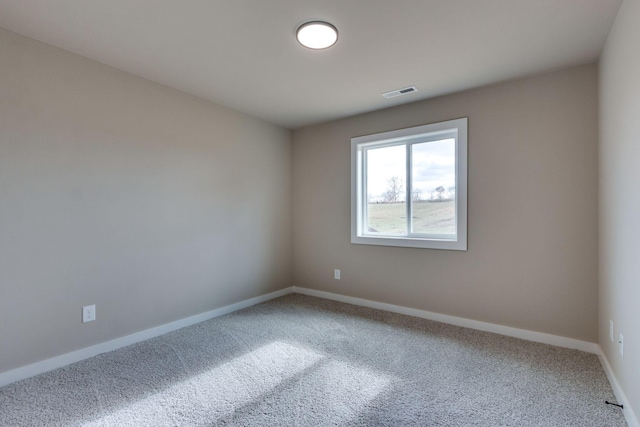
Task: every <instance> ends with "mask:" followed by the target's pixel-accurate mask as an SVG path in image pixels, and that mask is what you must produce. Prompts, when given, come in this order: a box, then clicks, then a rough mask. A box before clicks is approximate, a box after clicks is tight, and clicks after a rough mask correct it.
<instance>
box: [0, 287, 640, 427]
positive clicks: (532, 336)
mask: <svg viewBox="0 0 640 427" xmlns="http://www.w3.org/2000/svg"><path fill="white" fill-rule="evenodd" d="M291 293H299V294H303V295H310V296H315V297H319V298H325V299H329V300H333V301H340V302H344V303H348V304H354V305H359V306H363V307H370V308H375V309H379V310H386V311H390V312H393V313H399V314H405V315H408V316H414V317H420V318H423V319H428V320H434V321H437V322H442V323H448V324H451V325H456V326H462V327H465V328H471V329H478V330H481V331H486V332H493V333H496V334H501V335H506V336H510V337H515V338H521V339H524V340H528V341H535V342H539V343H543V344H550V345H555V346H558V347H565V348H571V349H577V350H582V351H585V352H588V353H594V354H597V355H598V357H599V358H600V361H601V363H602V366H603V368H604V370H605V373H606V375H607V377H608V379H609V382H610V383H611V387H612V388H613V392H614V394H615V395H616V398H617V400H618V402H619V403H621V404H622V405H624V410H623V412H624V416H625V419H626V420H627V423H628V424H629V426H630V427H640V424H638V419H637V417H636V416H635V414H634V412H633V410H632V409H631V407H630V406H629V402H628V401H627V399H626V397H625V395H624V393H623V391H622V389H621V388H620V385H619V383H618V381H617V380H616V378H615V376H614V375H613V371H612V369H611V366H610V365H609V362H608V360H607V359H606V357H605V356H604V354H603V353H602V351H601V349H600V346H599V345H598V344H595V343H590V342H586V341H580V340H576V339H572V338H565V337H560V336H556V335H550V334H545V333H542V332H534V331H527V330H524V329H518V328H512V327H509V326H503V325H497V324H493V323H487V322H480V321H477V320H471V319H465V318H462V317H456V316H449V315H446V314H439V313H433V312H430V311H425V310H418V309H414V308H407V307H402V306H399V305H393V304H387V303H382V302H377V301H371V300H366V299H362V298H355V297H349V296H344V295H339V294H334V293H331V292H324V291H318V290H314V289H307V288H301V287H297V286H294V287H289V288H285V289H281V290H279V291H276V292H272V293H269V294H266V295H261V296H258V297H255V298H251V299H248V300H244V301H240V302H238V303H235V304H231V305H227V306H225V307H220V308H217V309H215V310H211V311H207V312H205V313H200V314H197V315H195V316H191V317H187V318H184V319H180V320H176V321H175V322H171V323H167V324H164V325H160V326H157V327H154V328H150V329H146V330H144V331H140V332H136V333H134V334H131V335H127V336H124V337H121V338H116V339H114V340H111V341H107V342H104V343H100V344H96V345H94V346H91V347H87V348H83V349H80V350H76V351H72V352H70V353H66V354H63V355H60V356H56V357H53V358H51V359H47V360H43V361H41V362H36V363H33V364H31V365H27V366H23V367H21V368H17V369H14V370H11V371H7V372H3V373H0V387H2V386H4V385H7V384H11V383H13V382H16V381H20V380H23V379H26V378H30V377H33V376H36V375H39V374H42V373H45V372H48V371H51V370H54V369H57V368H61V367H64V366H67V365H70V364H72V363H75V362H79V361H81V360H84V359H88V358H90V357H93V356H97V355H98V354H101V353H106V352H109V351H113V350H117V349H119V348H122V347H126V346H128V345H131V344H135V343H138V342H141V341H145V340H148V339H150V338H154V337H157V336H160V335H163V334H166V333H168V332H173V331H175V330H178V329H181V328H184V327H187V326H191V325H194V324H196V323H200V322H204V321H206V320H209V319H213V318H215V317H218V316H222V315H225V314H228V313H232V312H234V311H238V310H241V309H243V308H247V307H250V306H252V305H256V304H260V303H262V302H265V301H268V300H271V299H274V298H278V297H281V296H284V295H288V294H291Z"/></svg>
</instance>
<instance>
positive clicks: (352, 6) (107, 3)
mask: <svg viewBox="0 0 640 427" xmlns="http://www.w3.org/2000/svg"><path fill="white" fill-rule="evenodd" d="M621 1H622V0H395V1H392V0H180V1H178V0H0V27H4V28H6V29H9V30H11V31H15V32H17V33H20V34H23V35H26V36H28V37H32V38H34V39H37V40H41V41H44V42H46V43H49V44H52V45H54V46H58V47H61V48H63V49H66V50H69V51H71V52H75V53H78V54H80V55H83V56H86V57H89V58H92V59H95V60H97V61H100V62H102V63H105V64H108V65H111V66H113V67H116V68H119V69H121V70H124V71H128V72H130V73H133V74H136V75H138V76H142V77H145V78H147V79H150V80H153V81H156V82H159V83H162V84H164V85H167V86H170V87H173V88H176V89H179V90H182V91H184V92H187V93H190V94H193V95H196V96H198V97H201V98H204V99H207V100H210V101H213V102H216V103H218V104H221V105H225V106H227V107H230V108H233V109H236V110H239V111H242V112H244V113H247V114H250V115H253V116H256V117H259V118H262V119H264V120H267V121H270V122H273V123H276V124H280V125H283V126H286V127H289V128H297V127H301V126H305V125H309V124H314V123H319V122H323V121H327V120H332V119H336V118H340V117H346V116H350V115H353V114H357V113H362V112H366V111H371V110H376V109H380V108H385V107H389V106H392V105H398V104H400V103H407V102H413V101H417V100H420V99H425V98H429V97H433V96H437V95H442V94H446V93H451V92H456V91H460V90H463V89H468V88H472V87H477V86H481V85H486V84H490V83H494V82H498V81H502V80H507V79H514V78H518V77H522V76H526V75H532V74H536V73H541V72H544V71H548V70H554V69H560V68H565V67H570V66H574V65H579V64H586V63H589V62H593V61H595V60H597V58H598V57H599V54H600V51H601V50H602V47H603V44H604V42H605V40H606V37H607V34H608V32H609V29H610V28H611V26H612V24H613V21H614V19H615V15H616V13H617V11H618V8H619V6H620V4H621ZM308 20H326V21H329V22H331V23H332V24H333V25H335V26H336V27H337V28H338V30H339V32H340V35H339V39H338V43H337V44H336V45H335V46H334V47H332V48H331V49H329V50H326V51H312V50H309V49H306V48H303V47H302V46H300V45H298V44H297V42H296V41H295V37H294V35H295V30H296V28H297V26H298V25H299V24H301V23H303V22H305V21H308ZM411 85H415V86H417V87H418V88H419V90H420V92H418V93H415V94H410V95H406V96H403V97H399V98H394V99H385V98H383V97H382V96H381V93H382V92H386V91H390V90H394V89H398V88H402V87H405V86H411Z"/></svg>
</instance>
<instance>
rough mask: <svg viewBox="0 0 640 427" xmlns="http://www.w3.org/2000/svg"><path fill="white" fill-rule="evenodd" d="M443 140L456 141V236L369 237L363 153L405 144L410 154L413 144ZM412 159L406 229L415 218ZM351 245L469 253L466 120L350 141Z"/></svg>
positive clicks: (367, 136)
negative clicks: (413, 213)
mask: <svg viewBox="0 0 640 427" xmlns="http://www.w3.org/2000/svg"><path fill="white" fill-rule="evenodd" d="M444 138H454V139H455V153H456V154H455V157H456V164H455V171H456V191H455V204H456V233H455V235H454V236H453V237H451V236H449V237H443V236H438V235H426V234H417V233H411V229H410V228H409V227H407V234H403V235H378V234H376V235H372V234H367V233H366V232H365V231H364V230H366V222H367V211H366V210H367V200H366V198H367V191H366V188H365V186H366V182H367V180H366V173H367V170H366V164H365V157H364V156H363V152H364V151H366V150H367V149H369V148H373V147H374V148H380V147H387V146H394V145H405V146H406V147H407V154H409V153H410V150H411V145H413V144H417V143H422V142H428V141H437V140H442V139H444ZM411 168H412V165H411V156H410V155H407V172H406V173H407V175H406V177H405V182H406V196H405V197H406V198H405V201H406V203H405V205H406V209H407V226H408V225H409V219H410V218H412V203H410V202H409V201H410V200H411V194H412V188H411V184H412V183H411V179H408V178H409V177H411V176H412V173H411ZM351 243H355V244H364V245H382V246H401V247H409V248H427V249H448V250H458V251H466V250H467V118H466V117H464V118H460V119H455V120H448V121H444V122H439V123H432V124H428V125H423V126H416V127H412V128H407V129H400V130H394V131H390V132H383V133H377V134H373V135H365V136H359V137H355V138H352V139H351Z"/></svg>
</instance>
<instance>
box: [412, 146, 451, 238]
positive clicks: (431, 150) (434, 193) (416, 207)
mask: <svg viewBox="0 0 640 427" xmlns="http://www.w3.org/2000/svg"><path fill="white" fill-rule="evenodd" d="M411 162H412V177H411V180H412V181H411V183H412V195H411V199H412V202H413V221H412V232H413V233H420V234H448V235H452V234H455V233H456V206H455V203H456V202H455V195H456V145H455V140H454V139H443V140H440V141H431V142H424V143H421V144H414V145H412V146H411Z"/></svg>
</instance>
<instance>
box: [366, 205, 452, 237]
mask: <svg viewBox="0 0 640 427" xmlns="http://www.w3.org/2000/svg"><path fill="white" fill-rule="evenodd" d="M455 206H456V205H455V202H454V201H453V200H448V201H437V202H436V201H420V202H413V232H414V233H425V234H455V232H456V220H455V218H456V211H455ZM406 209H407V206H406V204H405V203H369V204H368V226H369V233H371V232H378V233H384V234H387V233H406V232H407V219H406V218H407V211H406Z"/></svg>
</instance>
